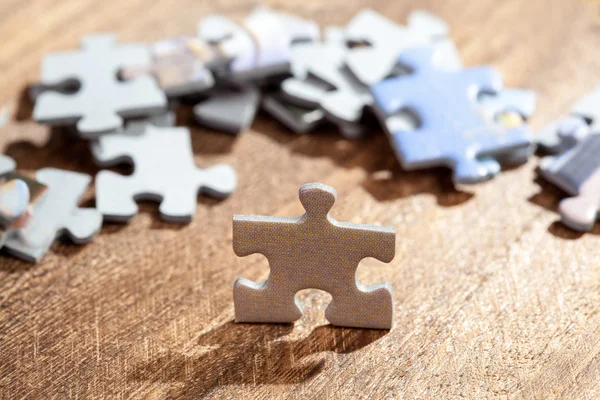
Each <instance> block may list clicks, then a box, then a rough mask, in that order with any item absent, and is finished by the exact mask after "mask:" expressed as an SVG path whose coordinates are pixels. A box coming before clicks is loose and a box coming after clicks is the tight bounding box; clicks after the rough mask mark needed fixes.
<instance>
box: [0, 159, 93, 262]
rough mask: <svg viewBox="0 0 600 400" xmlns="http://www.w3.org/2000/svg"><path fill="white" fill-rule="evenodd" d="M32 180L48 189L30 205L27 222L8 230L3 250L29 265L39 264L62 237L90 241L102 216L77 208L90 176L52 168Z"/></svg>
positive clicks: (91, 210) (39, 173)
mask: <svg viewBox="0 0 600 400" xmlns="http://www.w3.org/2000/svg"><path fill="white" fill-rule="evenodd" d="M36 179H37V181H39V182H40V183H42V184H44V185H46V186H47V187H48V189H47V190H46V192H45V193H44V194H43V196H42V197H41V198H40V199H39V201H37V202H35V203H34V204H33V210H32V211H31V215H30V216H29V217H28V219H27V221H26V222H25V223H24V225H23V226H22V227H20V228H19V229H16V230H13V231H9V232H8V238H7V239H6V241H5V243H4V248H5V249H7V251H8V252H10V253H12V254H14V255H16V256H17V257H19V258H21V259H23V260H25V261H30V262H35V261H39V260H40V259H41V258H42V256H43V255H44V254H46V252H47V251H48V249H49V248H50V246H51V245H52V243H53V242H54V240H55V239H56V238H58V237H60V236H62V235H63V234H67V235H68V237H69V238H70V239H71V240H72V241H73V242H75V243H78V244H80V243H86V242H89V241H90V240H92V238H93V237H94V235H95V234H96V233H98V231H99V230H100V227H101V226H102V216H101V215H100V213H99V212H97V211H96V210H95V209H93V208H78V207H77V203H78V201H79V199H80V198H81V196H82V195H83V194H84V193H85V190H86V188H87V186H88V185H89V183H90V181H91V177H90V176H89V175H86V174H80V173H77V172H70V171H63V170H59V169H54V168H45V169H41V170H39V171H38V172H37V173H36Z"/></svg>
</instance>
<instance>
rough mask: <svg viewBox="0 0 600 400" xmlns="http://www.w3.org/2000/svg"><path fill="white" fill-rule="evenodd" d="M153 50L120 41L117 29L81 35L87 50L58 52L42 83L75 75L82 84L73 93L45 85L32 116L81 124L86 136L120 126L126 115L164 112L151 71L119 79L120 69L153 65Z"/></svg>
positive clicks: (58, 82) (51, 83)
mask: <svg viewBox="0 0 600 400" xmlns="http://www.w3.org/2000/svg"><path fill="white" fill-rule="evenodd" d="M149 64H150V53H149V51H148V49H147V48H146V47H145V46H142V45H135V44H124V45H117V44H116V39H115V36H114V35H111V34H103V35H90V36H86V37H85V38H84V39H83V40H82V50H81V51H72V52H62V53H53V54H50V55H49V56H46V58H45V59H44V62H43V64H42V82H41V83H42V85H44V86H54V85H57V86H59V87H60V85H61V84H64V82H65V81H67V80H72V79H75V80H77V81H79V82H80V84H81V87H80V89H79V90H78V91H76V92H75V93H72V94H64V93H59V92H54V91H43V92H42V93H40V94H38V95H37V100H36V103H35V108H34V110H33V117H34V119H35V120H36V121H38V122H42V123H53V124H72V123H76V124H77V130H78V131H79V133H80V135H81V136H83V137H88V138H89V137H95V136H97V135H100V134H103V133H106V132H110V131H113V130H115V129H118V128H120V127H121V126H122V124H123V119H122V118H123V117H135V116H143V115H148V114H153V113H157V112H160V111H162V110H164V109H165V108H166V105H167V99H166V96H165V94H164V93H163V92H162V90H161V89H160V88H159V87H158V85H157V84H156V82H155V81H154V79H153V78H152V77H151V76H140V77H138V78H136V79H133V80H131V81H119V80H118V78H117V75H118V73H119V69H120V68H121V67H123V66H125V65H127V66H141V67H148V66H149Z"/></svg>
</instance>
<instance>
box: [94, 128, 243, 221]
mask: <svg viewBox="0 0 600 400" xmlns="http://www.w3.org/2000/svg"><path fill="white" fill-rule="evenodd" d="M138 128H139V126H138V127H136V130H135V131H134V132H132V131H129V128H128V129H126V131H125V132H123V133H118V134H112V135H105V136H103V137H100V138H99V139H98V140H97V141H96V142H94V143H93V144H92V154H93V155H94V158H95V159H96V161H97V162H98V163H99V164H100V165H102V166H108V165H114V164H116V163H120V162H125V163H128V164H132V165H133V166H134V172H133V174H131V175H129V176H122V175H120V174H116V173H114V172H111V171H100V172H99V173H98V175H97V177H96V192H97V195H96V198H97V208H98V210H99V211H100V212H101V213H102V215H104V218H105V219H107V220H113V221H117V222H127V221H129V220H130V219H131V218H132V217H133V216H135V215H136V214H137V212H138V207H137V204H136V203H135V201H137V200H152V201H157V202H160V203H161V204H160V206H159V212H160V214H161V217H162V218H163V219H164V220H166V221H170V222H178V223H179V222H190V221H191V219H192V217H193V215H194V213H195V211H196V198H197V196H198V194H205V195H209V196H212V197H216V198H223V197H226V196H228V195H229V194H231V193H232V192H233V191H234V190H235V187H236V182H237V181H236V175H235V171H234V170H233V169H232V168H231V167H230V166H228V165H224V164H220V165H216V166H214V167H211V168H208V169H199V168H197V167H196V165H195V163H194V155H193V153H192V147H191V140H190V133H189V130H188V129H187V128H181V127H157V126H153V125H151V124H146V125H145V128H144V129H143V131H141V132H140V131H139V129H138ZM160 160H163V161H162V162H161V161H160Z"/></svg>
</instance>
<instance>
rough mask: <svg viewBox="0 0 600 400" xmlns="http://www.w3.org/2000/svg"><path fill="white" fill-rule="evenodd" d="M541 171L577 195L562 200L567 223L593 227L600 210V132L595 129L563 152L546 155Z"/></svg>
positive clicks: (585, 229)
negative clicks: (556, 154)
mask: <svg viewBox="0 0 600 400" xmlns="http://www.w3.org/2000/svg"><path fill="white" fill-rule="evenodd" d="M540 171H541V173H542V176H543V177H545V178H546V179H548V180H549V181H550V182H552V183H554V184H555V185H556V186H558V187H560V188H561V189H563V190H564V191H565V192H567V193H569V194H570V195H572V196H574V197H571V198H568V199H565V200H562V201H561V202H560V205H559V212H560V215H561V220H562V222H563V224H565V225H567V226H568V227H570V228H572V229H574V230H577V231H589V230H591V229H592V228H593V226H594V223H595V222H596V220H597V219H598V217H599V211H600V134H599V133H591V134H589V135H587V136H585V137H584V138H583V139H582V140H581V141H580V142H579V143H578V144H577V145H575V146H574V147H572V148H570V149H569V150H567V151H565V152H564V153H563V154H561V155H559V156H556V157H546V158H544V159H543V160H542V163H541V165H540Z"/></svg>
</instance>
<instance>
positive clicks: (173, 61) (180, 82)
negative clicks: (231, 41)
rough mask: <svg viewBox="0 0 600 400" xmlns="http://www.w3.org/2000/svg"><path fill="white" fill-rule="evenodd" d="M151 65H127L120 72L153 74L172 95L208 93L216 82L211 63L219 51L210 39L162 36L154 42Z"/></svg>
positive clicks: (125, 74)
mask: <svg viewBox="0 0 600 400" xmlns="http://www.w3.org/2000/svg"><path fill="white" fill-rule="evenodd" d="M150 51H151V54H152V61H151V65H150V66H149V67H144V66H142V67H135V66H125V67H124V68H123V69H122V70H121V74H120V76H121V77H122V78H123V79H125V80H132V79H136V78H138V77H140V76H144V75H148V74H152V75H153V76H154V77H155V78H156V80H157V81H158V84H159V85H160V87H161V89H162V90H163V91H164V92H165V93H166V95H167V96H168V97H171V98H173V97H182V96H189V95H194V94H199V93H204V92H206V91H208V90H209V89H211V88H212V87H213V86H214V84H215V78H214V76H213V73H212V71H211V70H210V68H208V66H209V65H212V64H213V63H216V62H217V60H218V57H219V56H218V54H217V52H216V50H215V49H214V47H213V46H211V45H210V44H209V43H207V42H205V41H203V40H200V39H198V38H194V37H177V38H171V39H165V40H160V41H158V42H155V43H153V44H152V45H151V46H150Z"/></svg>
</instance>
